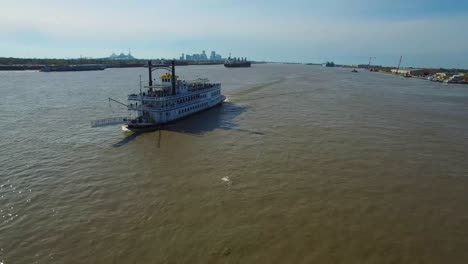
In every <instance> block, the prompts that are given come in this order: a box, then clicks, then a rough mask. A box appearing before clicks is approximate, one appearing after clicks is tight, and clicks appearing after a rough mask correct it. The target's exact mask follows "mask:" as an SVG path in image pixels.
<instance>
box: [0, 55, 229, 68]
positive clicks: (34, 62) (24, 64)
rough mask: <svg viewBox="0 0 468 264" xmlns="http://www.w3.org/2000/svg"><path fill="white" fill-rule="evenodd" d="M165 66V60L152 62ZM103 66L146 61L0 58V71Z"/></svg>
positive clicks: (181, 63) (131, 65)
mask: <svg viewBox="0 0 468 264" xmlns="http://www.w3.org/2000/svg"><path fill="white" fill-rule="evenodd" d="M153 61H156V62H158V61H159V62H160V63H161V64H166V63H167V62H168V61H169V60H167V59H156V60H153ZM223 63H224V61H180V60H176V65H178V66H184V65H217V64H223ZM91 64H92V65H103V66H104V67H105V68H138V67H145V65H146V64H147V60H143V59H136V60H109V59H89V58H80V59H36V58H4V57H3V58H2V57H0V71H2V70H3V71H22V70H41V69H43V68H44V67H45V66H47V65H54V66H70V65H91Z"/></svg>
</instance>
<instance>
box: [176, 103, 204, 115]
mask: <svg viewBox="0 0 468 264" xmlns="http://www.w3.org/2000/svg"><path fill="white" fill-rule="evenodd" d="M206 106H208V103H200V104H196V105H194V106H190V107H186V108H184V109H181V110H179V114H182V113H186V112H190V111H192V110H195V109H198V108H200V107H206Z"/></svg>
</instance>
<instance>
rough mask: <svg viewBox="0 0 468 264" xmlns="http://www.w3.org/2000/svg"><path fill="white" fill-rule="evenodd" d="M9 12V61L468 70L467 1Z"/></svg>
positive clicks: (78, 6) (1, 23)
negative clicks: (218, 61) (116, 59)
mask: <svg viewBox="0 0 468 264" xmlns="http://www.w3.org/2000/svg"><path fill="white" fill-rule="evenodd" d="M162 10H174V12H162ZM2 11H3V12H2V16H0V30H1V32H2V33H3V34H1V35H0V57H23V58H24V57H36V58H76V57H79V56H80V55H82V56H86V57H94V58H100V57H103V56H107V55H108V54H110V53H112V51H117V52H116V53H120V52H119V51H126V50H128V47H131V48H132V51H133V53H134V56H135V57H137V58H162V57H163V58H179V57H180V55H181V53H182V52H184V51H185V52H184V53H186V52H187V51H197V50H204V49H207V48H209V47H213V50H216V51H217V52H219V54H225V55H224V56H227V54H229V52H232V54H239V56H242V57H248V58H249V59H252V60H260V61H279V62H280V61H287V62H302V63H308V62H317V63H320V62H325V61H334V62H335V63H338V64H366V63H367V62H368V58H369V57H370V56H373V57H376V59H375V60H374V63H375V64H377V65H384V66H396V65H397V64H398V61H399V58H400V55H403V62H402V66H403V67H408V66H413V67H434V68H439V67H445V68H468V59H467V58H468V35H467V34H464V31H465V29H466V28H468V1H455V0H446V1H442V0H425V1H423V0H394V1H378V0H376V1H365V0H355V1H348V0H328V1H322V0H309V1H306V0H293V1H288V2H284V1H278V0H271V1H265V0H257V1H244V0H239V1H235V2H230V1H215V0H201V1H195V0H186V1H182V0H174V1H170V2H162V1H149V0H137V1H132V2H123V1H114V0H102V1H91V0H83V1H67V0H62V1H59V0H44V1H40V2H39V1H33V0H24V1H21V2H14V1H6V2H4V3H2ZM154 14H158V15H154ZM178 17H183V18H184V19H177V18H178ZM214 43H215V44H216V46H215V47H214V45H213V44H214ZM210 51H211V50H210ZM207 57H208V58H209V57H210V53H208V54H207Z"/></svg>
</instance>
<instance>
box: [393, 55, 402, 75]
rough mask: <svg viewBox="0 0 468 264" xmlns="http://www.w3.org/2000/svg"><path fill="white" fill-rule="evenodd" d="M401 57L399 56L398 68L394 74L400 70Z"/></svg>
mask: <svg viewBox="0 0 468 264" xmlns="http://www.w3.org/2000/svg"><path fill="white" fill-rule="evenodd" d="M401 59H403V56H400V62H398V68H397V69H396V73H395V74H398V72H399V71H400V66H401Z"/></svg>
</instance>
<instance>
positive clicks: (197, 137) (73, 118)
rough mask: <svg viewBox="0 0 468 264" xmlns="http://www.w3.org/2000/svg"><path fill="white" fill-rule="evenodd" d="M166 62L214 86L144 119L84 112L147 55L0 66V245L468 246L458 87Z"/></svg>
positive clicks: (239, 250)
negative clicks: (190, 108) (134, 128)
mask: <svg viewBox="0 0 468 264" xmlns="http://www.w3.org/2000/svg"><path fill="white" fill-rule="evenodd" d="M177 72H178V74H179V76H181V77H185V78H186V79H194V78H197V77H207V78H209V79H211V80H212V81H216V82H220V83H222V85H223V93H224V94H225V95H227V97H228V102H227V103H225V104H224V105H223V106H221V107H217V108H214V109H211V110H208V111H205V112H203V113H200V114H198V115H195V116H193V117H191V118H189V119H185V120H183V121H180V122H178V123H176V124H174V125H171V126H168V127H167V128H166V130H163V131H161V132H152V133H144V134H132V133H129V132H125V131H122V129H121V128H120V127H119V126H111V127H103V128H91V127H90V121H92V120H95V119H99V118H106V117H112V116H121V115H122V114H125V113H126V110H125V109H122V107H121V106H119V105H118V104H115V103H112V104H111V105H109V102H108V97H112V98H114V99H117V100H121V101H125V100H126V95H127V94H130V93H133V92H137V91H138V89H139V88H138V82H139V81H138V75H140V74H141V75H142V78H143V80H146V78H147V77H146V76H147V75H146V70H145V69H143V68H140V69H107V70H105V71H95V72H68V73H41V72H0V95H1V96H0V108H1V110H0V132H1V137H0V260H3V261H4V263H5V264H9V263H15V264H18V263H48V264H49V263H412V264H413V263H468V86H463V85H447V84H440V83H432V82H429V81H424V80H418V79H406V78H401V77H396V76H392V75H387V74H382V73H372V72H366V71H360V72H359V73H351V72H350V70H349V69H339V68H324V67H318V66H305V65H274V64H271V65H268V64H266V65H253V67H252V68H250V69H225V68H224V67H222V66H185V67H178V68H177Z"/></svg>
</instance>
